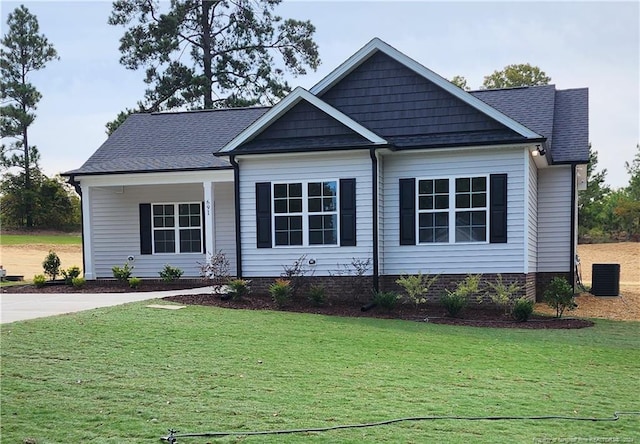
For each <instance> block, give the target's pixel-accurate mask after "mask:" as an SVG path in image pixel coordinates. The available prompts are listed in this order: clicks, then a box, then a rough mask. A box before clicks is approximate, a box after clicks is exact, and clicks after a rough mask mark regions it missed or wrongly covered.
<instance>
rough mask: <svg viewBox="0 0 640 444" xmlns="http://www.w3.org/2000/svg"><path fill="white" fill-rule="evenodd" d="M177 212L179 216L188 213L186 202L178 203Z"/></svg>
mask: <svg viewBox="0 0 640 444" xmlns="http://www.w3.org/2000/svg"><path fill="white" fill-rule="evenodd" d="M178 214H179V215H180V216H184V215H188V214H189V205H187V204H180V205H178Z"/></svg>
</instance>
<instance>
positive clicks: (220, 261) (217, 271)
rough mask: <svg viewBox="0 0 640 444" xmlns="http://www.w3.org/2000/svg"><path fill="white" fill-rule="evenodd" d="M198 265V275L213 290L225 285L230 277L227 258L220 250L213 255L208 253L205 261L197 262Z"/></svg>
mask: <svg viewBox="0 0 640 444" xmlns="http://www.w3.org/2000/svg"><path fill="white" fill-rule="evenodd" d="M198 265H199V266H200V276H201V277H202V279H203V280H204V281H207V282H208V283H209V285H211V286H212V287H213V291H214V292H216V291H219V290H220V287H222V286H223V285H226V284H227V282H229V279H231V274H230V271H229V270H230V265H229V259H227V256H225V254H224V253H223V252H222V250H220V251H218V252H217V253H216V254H214V255H209V256H208V258H207V262H205V263H203V264H201V263H198Z"/></svg>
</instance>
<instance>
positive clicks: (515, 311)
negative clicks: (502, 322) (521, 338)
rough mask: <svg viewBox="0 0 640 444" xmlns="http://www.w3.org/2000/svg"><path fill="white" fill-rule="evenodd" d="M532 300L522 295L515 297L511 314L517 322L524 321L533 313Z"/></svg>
mask: <svg viewBox="0 0 640 444" xmlns="http://www.w3.org/2000/svg"><path fill="white" fill-rule="evenodd" d="M533 305H534V302H533V301H532V300H531V299H527V298H525V297H524V296H523V297H521V298H518V299H516V301H515V303H514V304H513V308H512V309H511V315H512V316H513V318H514V319H515V320H516V321H518V322H525V321H527V320H529V318H530V317H531V314H532V313H533Z"/></svg>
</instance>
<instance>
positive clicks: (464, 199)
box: [456, 194, 470, 208]
mask: <svg viewBox="0 0 640 444" xmlns="http://www.w3.org/2000/svg"><path fill="white" fill-rule="evenodd" d="M469 198H470V196H469V195H468V194H456V208H469V207H470V202H469Z"/></svg>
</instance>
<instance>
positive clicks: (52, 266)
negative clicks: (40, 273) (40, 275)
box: [42, 251, 60, 281]
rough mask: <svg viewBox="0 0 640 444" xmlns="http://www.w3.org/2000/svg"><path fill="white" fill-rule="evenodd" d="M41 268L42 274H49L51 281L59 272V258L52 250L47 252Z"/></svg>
mask: <svg viewBox="0 0 640 444" xmlns="http://www.w3.org/2000/svg"><path fill="white" fill-rule="evenodd" d="M42 268H43V269H44V274H46V275H47V276H49V277H50V278H51V280H52V281H54V280H55V279H56V276H58V275H59V274H60V258H59V257H58V255H57V254H56V253H55V252H54V251H49V254H47V256H46V257H45V258H44V261H43V262H42Z"/></svg>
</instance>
